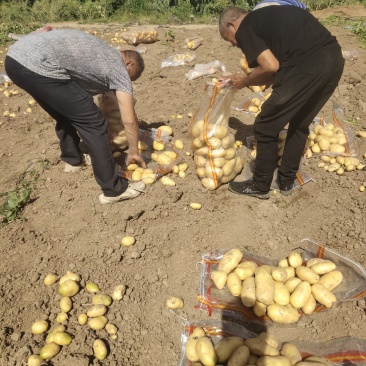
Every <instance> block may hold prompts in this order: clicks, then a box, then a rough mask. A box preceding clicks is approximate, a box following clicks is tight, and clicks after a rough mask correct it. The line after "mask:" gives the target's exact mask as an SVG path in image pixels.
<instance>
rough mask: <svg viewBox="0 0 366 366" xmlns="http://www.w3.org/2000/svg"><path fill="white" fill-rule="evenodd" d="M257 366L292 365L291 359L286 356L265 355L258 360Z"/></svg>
mask: <svg viewBox="0 0 366 366" xmlns="http://www.w3.org/2000/svg"><path fill="white" fill-rule="evenodd" d="M256 365H257V366H291V363H290V361H289V360H288V359H287V358H286V357H284V356H263V357H260V358H259V360H258V361H257V364H256Z"/></svg>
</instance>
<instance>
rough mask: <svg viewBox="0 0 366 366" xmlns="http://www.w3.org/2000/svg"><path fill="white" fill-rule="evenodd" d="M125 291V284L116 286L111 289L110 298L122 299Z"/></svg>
mask: <svg viewBox="0 0 366 366" xmlns="http://www.w3.org/2000/svg"><path fill="white" fill-rule="evenodd" d="M125 292H126V286H125V285H118V286H116V287H115V288H114V290H113V293H112V299H113V300H114V301H120V300H122V299H123V296H124V294H125Z"/></svg>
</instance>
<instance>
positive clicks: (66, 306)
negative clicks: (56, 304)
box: [60, 296, 72, 313]
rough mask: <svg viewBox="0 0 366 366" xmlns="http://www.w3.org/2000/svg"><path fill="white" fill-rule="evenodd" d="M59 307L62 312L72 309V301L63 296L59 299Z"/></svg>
mask: <svg viewBox="0 0 366 366" xmlns="http://www.w3.org/2000/svg"><path fill="white" fill-rule="evenodd" d="M60 309H61V310H62V311H63V312H64V313H68V312H69V311H70V310H71V309H72V301H71V299H70V298H69V297H68V296H64V297H63V298H62V299H61V300H60Z"/></svg>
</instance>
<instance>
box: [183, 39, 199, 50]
mask: <svg viewBox="0 0 366 366" xmlns="http://www.w3.org/2000/svg"><path fill="white" fill-rule="evenodd" d="M202 42H203V38H201V37H189V38H186V40H185V41H184V44H185V46H184V48H189V49H190V50H195V49H196V48H198V47H199V46H200V45H201V44H202Z"/></svg>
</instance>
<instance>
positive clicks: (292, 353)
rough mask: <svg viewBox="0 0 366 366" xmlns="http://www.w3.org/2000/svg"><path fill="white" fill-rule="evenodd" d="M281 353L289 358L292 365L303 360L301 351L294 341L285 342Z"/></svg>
mask: <svg viewBox="0 0 366 366" xmlns="http://www.w3.org/2000/svg"><path fill="white" fill-rule="evenodd" d="M281 355H282V356H285V357H286V358H288V360H289V361H290V364H291V366H293V365H295V364H296V363H297V362H300V361H301V360H302V356H301V354H300V351H299V350H298V348H297V347H296V346H295V345H294V344H293V343H285V344H284V345H283V347H282V350H281Z"/></svg>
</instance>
